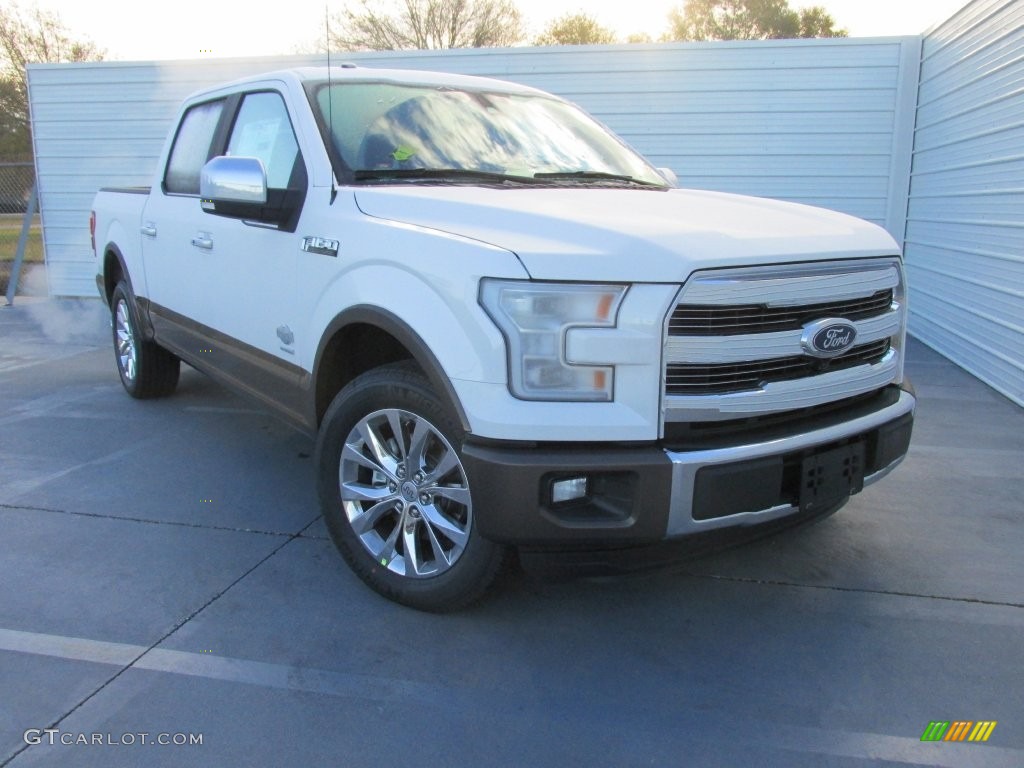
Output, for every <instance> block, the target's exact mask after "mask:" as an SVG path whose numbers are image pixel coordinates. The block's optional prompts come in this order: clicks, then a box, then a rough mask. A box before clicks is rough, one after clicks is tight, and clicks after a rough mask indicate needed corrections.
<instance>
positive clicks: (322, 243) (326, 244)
mask: <svg viewBox="0 0 1024 768" xmlns="http://www.w3.org/2000/svg"><path fill="white" fill-rule="evenodd" d="M302 250H304V251H306V252H307V253H318V254H320V255H321V256H337V255H338V241H337V240H328V239H327V238H326V237H304V238H302Z"/></svg>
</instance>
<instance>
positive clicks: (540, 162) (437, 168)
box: [313, 82, 666, 187]
mask: <svg viewBox="0 0 1024 768" xmlns="http://www.w3.org/2000/svg"><path fill="white" fill-rule="evenodd" d="M313 104H314V108H315V109H317V110H319V112H320V117H321V119H322V121H323V124H324V125H326V126H330V128H329V132H330V136H331V139H332V141H333V143H334V149H335V150H336V152H337V155H338V156H340V158H341V159H342V161H343V162H344V163H345V165H346V166H347V167H348V169H349V170H350V171H352V172H353V176H354V177H355V179H357V180H372V181H381V180H397V179H403V180H416V179H418V180H425V179H431V180H435V181H438V180H445V173H444V172H445V171H451V172H452V173H451V174H449V175H450V177H451V179H449V180H459V179H461V180H467V179H472V180H476V181H479V180H480V179H483V178H486V176H488V175H493V176H494V177H495V178H496V179H500V180H505V181H507V180H516V181H534V180H538V181H539V182H551V181H554V180H555V179H560V180H564V181H565V182H572V183H638V184H643V185H653V186H657V187H665V186H666V184H665V180H664V179H663V178H662V177H661V176H660V175H659V174H658V173H657V172H656V171H655V170H654V169H653V168H652V167H651V166H650V165H649V164H648V163H647V162H646V161H645V160H644V159H643V158H641V157H640V156H639V155H638V154H636V153H635V152H634V151H632V150H631V149H629V148H628V147H626V146H625V145H624V144H623V143H622V142H621V141H620V140H619V139H618V138H616V137H615V136H613V135H612V134H611V133H609V132H608V131H607V130H606V129H605V128H603V127H602V126H601V125H600V124H598V123H597V122H595V121H594V120H593V119H591V118H590V117H588V116H587V115H586V114H585V113H583V112H582V111H581V110H579V109H577V108H576V107H574V106H572V105H571V104H568V103H566V102H563V101H559V100H558V99H555V98H553V97H548V96H543V95H537V94H515V93H502V92H497V91H495V92H491V91H476V90H461V89H454V88H450V87H436V86H414V85H398V84H394V83H363V82H357V83H352V82H346V83H333V84H331V85H327V84H326V83H324V84H320V85H319V86H317V87H316V88H315V89H314V90H313ZM424 171H429V173H424Z"/></svg>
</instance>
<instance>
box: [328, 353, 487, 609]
mask: <svg viewBox="0 0 1024 768" xmlns="http://www.w3.org/2000/svg"><path fill="white" fill-rule="evenodd" d="M462 436H463V434H462V430H461V429H460V428H459V426H458V424H457V423H456V421H455V420H454V419H453V418H452V417H451V416H450V415H449V413H448V410H447V409H446V408H445V406H444V404H443V403H442V402H441V401H440V400H439V399H438V397H437V396H436V395H435V394H434V392H433V390H432V389H431V388H430V385H429V383H428V382H427V380H426V379H425V378H424V377H423V376H422V375H421V374H420V373H419V372H418V371H416V370H415V369H412V368H410V367H408V366H405V365H392V366H385V367H383V368H379V369H377V370H374V371H370V372H369V373H366V374H363V375H362V376H360V377H359V378H357V379H356V380H354V381H353V382H352V383H350V384H349V385H348V386H346V387H345V388H344V389H343V390H342V391H341V392H340V393H339V394H338V396H337V397H336V398H335V399H334V402H333V403H332V404H331V407H330V408H329V409H328V411H327V414H326V415H325V416H324V421H323V424H322V426H321V429H320V436H319V439H318V441H317V457H316V466H317V471H318V473H319V492H320V504H321V507H322V509H323V514H324V519H325V521H326V523H327V528H328V530H329V531H330V533H331V537H332V539H333V540H334V543H335V545H336V546H337V547H338V550H339V551H340V552H341V554H342V556H343V557H344V558H345V560H346V562H348V564H349V566H350V567H351V568H352V570H353V571H354V572H355V573H356V574H357V575H358V576H359V577H360V578H361V579H362V580H363V581H364V582H365V583H366V584H367V585H369V586H370V587H372V588H373V589H375V590H376V591H377V592H379V593H380V594H382V595H384V596H385V597H388V598H390V599H392V600H395V601H397V602H399V603H403V604H404V605H408V606H411V607H413V608H419V609H421V610H428V611H448V610H455V609H458V608H461V607H463V606H465V605H467V604H469V603H470V602H472V601H474V600H476V599H477V598H479V597H480V596H481V595H482V594H483V593H484V591H485V590H486V589H487V587H488V586H490V584H491V583H492V582H493V580H494V577H495V575H496V574H497V572H498V570H499V568H500V566H501V563H502V560H503V554H504V549H503V547H501V546H500V545H498V544H495V543H493V542H491V541H488V540H486V539H483V538H481V537H480V536H479V535H478V534H477V532H476V526H475V524H474V517H473V515H474V507H473V492H472V489H471V488H470V482H469V478H468V476H467V474H466V470H465V468H464V467H463V465H462V459H461V457H460V456H459V448H458V446H459V445H460V444H461V438H462Z"/></svg>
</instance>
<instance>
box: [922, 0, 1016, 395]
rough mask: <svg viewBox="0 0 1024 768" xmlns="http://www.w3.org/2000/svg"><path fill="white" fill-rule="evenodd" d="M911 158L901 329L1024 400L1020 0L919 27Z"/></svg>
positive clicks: (991, 1) (982, 1) (984, 5)
mask: <svg viewBox="0 0 1024 768" xmlns="http://www.w3.org/2000/svg"><path fill="white" fill-rule="evenodd" d="M913 157H914V159H913V171H912V183H911V190H910V203H909V209H908V221H907V231H906V245H905V248H906V259H907V264H908V281H909V285H910V291H911V294H910V312H911V326H910V328H911V332H912V333H913V334H914V335H915V336H916V337H918V338H919V339H921V340H922V341H924V342H925V343H927V344H928V345H930V346H932V347H934V348H935V349H936V350H938V351H939V352H941V353H942V354H943V355H945V356H947V357H949V358H950V359H951V360H953V361H954V362H956V363H958V364H959V365H961V366H963V367H964V368H966V369H967V370H968V371H970V372H971V373H973V374H975V375H976V376H978V377H979V378H981V379H982V380H983V381H985V382H987V383H989V384H990V385H992V386H993V387H994V388H996V389H997V390H999V391H1000V392H1003V393H1004V394H1006V395H1007V396H1008V397H1010V398H1011V399H1013V400H1014V401H1015V402H1017V403H1018V404H1020V405H1024V0H975V2H972V3H970V4H969V5H968V6H966V7H965V8H964V9H963V10H961V11H960V12H959V13H957V14H956V15H955V16H953V18H951V19H949V20H948V21H946V22H945V23H943V24H941V25H940V26H938V27H937V28H935V29H934V30H932V31H930V32H929V33H927V34H926V36H925V39H924V48H923V58H922V64H921V84H920V94H919V107H918V114H917V128H916V131H915V136H914V154H913Z"/></svg>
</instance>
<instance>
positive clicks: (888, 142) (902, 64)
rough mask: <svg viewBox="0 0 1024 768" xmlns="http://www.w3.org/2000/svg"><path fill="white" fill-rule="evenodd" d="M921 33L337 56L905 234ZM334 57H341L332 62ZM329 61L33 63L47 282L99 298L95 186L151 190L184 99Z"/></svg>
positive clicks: (710, 178)
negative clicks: (526, 98)
mask: <svg viewBox="0 0 1024 768" xmlns="http://www.w3.org/2000/svg"><path fill="white" fill-rule="evenodd" d="M919 46H920V39H919V38H916V37H909V38H878V39H861V40H799V41H762V42H754V43H750V42H744V43H696V44H671V45H628V46H579V47H577V46H566V47H556V48H513V49H480V50H457V51H426V52H425V51H418V52H396V53H362V54H346V55H345V56H344V58H345V59H346V60H352V61H356V62H358V63H359V64H362V65H366V66H377V67H382V66H384V67H396V68H411V69H436V70H442V71H449V72H458V73H463V74H476V75H487V76H492V77H499V78H504V79H508V80H514V81H517V82H521V83H525V84H527V85H533V86H536V87H538V88H543V89H544V90H548V91H552V92H554V93H557V94H559V95H562V96H564V97H566V98H569V99H571V100H573V101H575V102H577V103H579V104H580V105H581V106H583V107H584V108H585V109H587V110H588V111H590V112H591V113H592V114H594V115H595V116H597V117H598V118H599V119H601V120H602V121H603V122H605V123H606V124H607V125H609V126H610V127H611V128H612V129H613V130H615V131H616V132H618V133H619V134H621V135H622V136H623V137H624V138H625V139H626V140H627V141H629V142H630V143H631V144H633V145H634V146H635V147H636V148H637V149H639V150H640V151H641V152H643V153H644V154H645V155H647V156H648V157H649V158H650V159H651V160H652V161H653V162H654V163H655V164H657V165H664V166H668V167H670V168H672V169H673V170H674V171H675V172H676V173H677V174H678V175H679V178H680V180H681V183H682V184H683V185H684V186H689V187H697V188H704V189H715V190H721V191H729V192H740V193H745V194H753V195H763V196H767V197H776V198H782V199H786V200H793V201H797V202H805V203H810V204H814V205H821V206H825V207H828V208H834V209H837V210H840V211H844V212H847V213H852V214H854V215H857V216H861V217H863V218H866V219H869V220H871V221H874V222H876V223H878V224H881V225H883V226H887V227H888V228H889V230H890V232H892V233H893V234H894V235H896V236H897V237H898V236H900V235H902V232H903V227H904V218H903V217H904V215H905V213H906V206H905V201H906V191H907V183H908V174H909V168H910V152H909V144H908V137H909V136H910V135H911V126H912V125H913V105H914V95H915V93H916V75H917V59H918V51H919ZM339 58H340V57H339ZM322 63H324V61H323V57H275V58H265V59H228V60H201V61H187V62H145V63H116V62H110V63H98V64H71V65H33V66H30V67H29V85H30V94H31V104H32V117H33V123H34V127H35V131H34V136H35V148H36V163H37V170H38V179H39V185H40V204H41V209H42V216H43V226H44V238H45V245H46V257H47V263H48V266H49V275H50V289H51V292H52V293H53V294H55V295H94V294H95V286H94V283H93V282H92V277H91V273H92V259H91V254H90V251H89V242H88V232H87V226H86V222H87V219H88V214H89V205H90V203H91V201H92V196H93V194H94V193H95V191H96V190H97V189H98V188H99V187H101V186H116V185H141V184H149V183H150V182H151V180H152V177H153V174H154V173H155V170H156V167H155V166H156V161H157V159H158V155H159V153H160V150H161V148H162V144H163V140H164V136H165V134H166V132H167V130H168V129H169V128H170V127H171V126H170V122H171V120H172V118H173V115H174V113H175V110H176V108H177V106H178V103H179V102H180V100H181V98H182V97H184V96H185V95H187V94H188V93H190V92H192V91H194V90H197V89H199V88H202V87H205V86H208V85H214V84H219V83H222V82H224V81H227V80H230V79H233V78H236V77H241V76H244V75H250V74H256V73H259V72H263V71H268V70H272V69H278V68H282V67H289V66H304V65H309V64H322Z"/></svg>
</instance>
